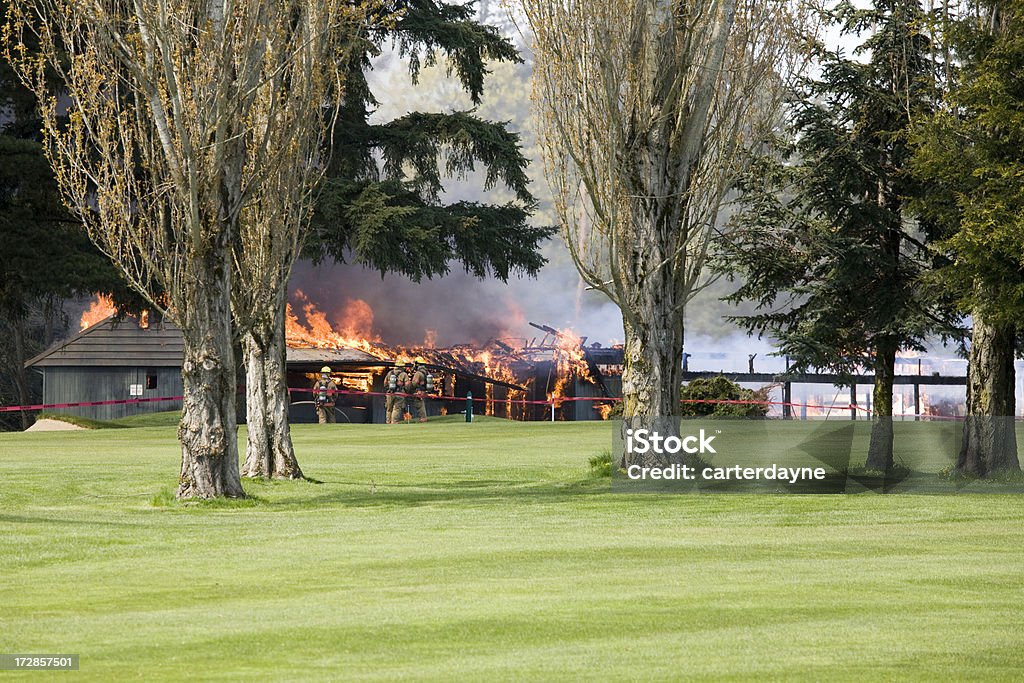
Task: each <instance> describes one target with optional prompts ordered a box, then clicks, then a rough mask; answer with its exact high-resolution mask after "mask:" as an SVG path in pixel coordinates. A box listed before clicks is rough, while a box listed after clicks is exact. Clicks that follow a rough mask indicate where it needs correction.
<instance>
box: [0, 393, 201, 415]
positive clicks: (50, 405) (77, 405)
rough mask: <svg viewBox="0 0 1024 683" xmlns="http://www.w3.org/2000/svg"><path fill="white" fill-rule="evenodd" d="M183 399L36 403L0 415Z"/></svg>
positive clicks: (4, 408)
mask: <svg viewBox="0 0 1024 683" xmlns="http://www.w3.org/2000/svg"><path fill="white" fill-rule="evenodd" d="M183 398H184V397H183V396H160V397H159V398H126V399H122V400H118V401H79V402H78V403H37V404H35V405H30V406H0V413H14V412H18V411H22V410H50V409H52V408H81V407H89V406H116V405H125V404H128V403H160V402H162V401H180V400H182V399H183Z"/></svg>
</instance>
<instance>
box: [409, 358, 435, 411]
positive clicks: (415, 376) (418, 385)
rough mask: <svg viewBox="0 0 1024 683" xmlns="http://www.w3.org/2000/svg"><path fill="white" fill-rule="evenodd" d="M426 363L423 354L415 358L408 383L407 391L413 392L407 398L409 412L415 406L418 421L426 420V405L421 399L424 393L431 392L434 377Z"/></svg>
mask: <svg viewBox="0 0 1024 683" xmlns="http://www.w3.org/2000/svg"><path fill="white" fill-rule="evenodd" d="M426 363H427V359H426V358H424V357H423V356H419V357H418V358H417V359H416V367H415V368H414V369H413V372H412V377H411V378H410V380H409V383H410V385H409V392H408V393H410V394H413V396H412V397H411V398H409V403H410V404H411V407H410V408H409V412H410V413H411V412H413V408H415V409H416V413H417V416H418V417H419V421H420V422H426V421H427V405H426V402H425V401H424V400H423V397H424V395H425V394H428V393H432V392H433V390H434V386H433V382H434V378H433V377H432V376H431V375H430V372H429V371H428V370H427V366H426Z"/></svg>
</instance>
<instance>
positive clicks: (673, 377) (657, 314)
mask: <svg viewBox="0 0 1024 683" xmlns="http://www.w3.org/2000/svg"><path fill="white" fill-rule="evenodd" d="M666 284H667V285H668V287H670V288H671V289H675V284H674V283H666ZM643 295H644V298H645V299H646V301H645V302H644V303H643V304H640V308H639V310H641V311H645V312H647V313H645V314H644V315H643V316H642V317H639V316H624V318H625V321H624V327H625V335H626V338H625V349H624V353H625V365H624V367H623V371H622V400H623V411H622V413H623V420H622V428H623V430H626V429H639V428H646V429H650V430H655V431H657V432H659V433H660V434H661V435H662V436H666V437H668V436H679V420H680V414H681V411H680V405H679V400H680V395H679V392H680V389H681V387H682V379H683V378H682V372H683V370H682V357H683V321H682V316H680V315H678V313H677V312H673V308H675V307H674V306H673V305H672V304H673V298H672V296H671V290H670V292H668V293H666V292H665V291H658V290H657V289H655V288H654V287H652V286H650V285H649V284H648V285H647V286H644V287H643ZM634 310H637V309H636V308H634ZM675 461H678V462H682V460H681V459H679V458H669V457H667V456H663V455H658V454H656V453H646V454H643V455H638V454H633V456H632V457H631V458H629V462H627V463H626V464H639V465H643V466H653V465H667V464H670V463H671V462H675Z"/></svg>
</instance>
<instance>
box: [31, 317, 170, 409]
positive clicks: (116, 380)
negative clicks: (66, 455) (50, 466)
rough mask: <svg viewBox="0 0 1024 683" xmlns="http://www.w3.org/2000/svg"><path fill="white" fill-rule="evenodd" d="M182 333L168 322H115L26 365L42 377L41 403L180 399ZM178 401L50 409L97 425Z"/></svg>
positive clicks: (89, 330)
mask: <svg viewBox="0 0 1024 683" xmlns="http://www.w3.org/2000/svg"><path fill="white" fill-rule="evenodd" d="M182 357H183V345H182V337H181V330H179V329H178V328H177V327H175V326H174V325H173V324H171V323H170V322H159V323H153V324H152V325H149V326H147V327H142V326H140V325H139V321H138V319H136V318H130V317H126V318H125V319H124V320H121V321H117V320H115V319H114V318H107V319H106V320H104V321H102V322H100V323H97V324H96V325H93V326H92V327H89V328H87V329H85V330H83V331H82V332H80V333H79V334H76V335H75V336H73V337H71V338H69V339H66V340H64V341H62V342H59V343H58V344H56V345H54V346H52V347H50V348H49V349H47V350H46V351H44V352H43V353H41V354H39V355H38V356H36V357H35V358H32V359H31V360H29V361H28V362H26V363H25V366H26V367H29V368H33V369H35V370H37V371H38V372H40V373H41V374H42V376H43V403H47V404H52V403H88V402H101V401H113V400H121V399H136V398H159V397H165V396H181V393H182V388H181V360H182ZM180 409H181V401H166V402H159V403H157V402H153V403H121V404H115V405H96V406H78V407H75V408H61V409H52V411H51V412H57V413H68V414H72V415H80V416H82V417H88V418H93V419H97V420H114V419H117V418H121V417H127V416H129V415H138V414H140V413H151V412H155V411H160V410H180Z"/></svg>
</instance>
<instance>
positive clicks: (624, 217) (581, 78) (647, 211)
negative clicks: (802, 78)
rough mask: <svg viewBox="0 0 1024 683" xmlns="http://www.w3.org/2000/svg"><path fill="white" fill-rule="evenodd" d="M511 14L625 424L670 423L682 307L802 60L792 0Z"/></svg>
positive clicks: (538, 0) (619, 3)
mask: <svg viewBox="0 0 1024 683" xmlns="http://www.w3.org/2000/svg"><path fill="white" fill-rule="evenodd" d="M523 8H524V12H525V14H526V17H527V19H528V21H529V24H530V29H531V30H532V33H533V38H534V52H535V66H534V99H535V105H536V108H537V112H538V118H539V124H540V129H541V135H542V143H543V148H544V161H545V171H546V173H547V177H548V181H549V183H550V184H551V186H552V190H553V194H554V197H555V207H556V210H557V212H558V215H559V219H560V221H561V223H562V229H563V237H564V239H565V242H566V244H567V245H568V248H569V251H570V253H571V255H572V258H573V260H574V261H575V263H576V266H577V268H578V269H579V272H580V274H581V275H582V277H583V279H584V280H585V281H586V282H587V284H588V285H589V286H590V287H592V288H594V289H596V290H599V291H601V292H603V293H605V294H606V295H607V296H608V297H609V298H610V299H611V300H612V301H613V302H614V303H616V304H617V305H618V307H619V308H620V309H621V311H622V315H623V322H624V327H625V371H624V373H623V398H624V412H623V414H624V417H625V418H626V419H627V420H629V419H632V418H643V419H650V418H655V417H671V416H678V415H679V413H680V406H679V391H680V386H681V383H682V382H681V364H680V360H681V355H682V351H683V310H684V307H685V306H686V304H687V302H688V301H689V300H690V299H691V298H692V297H693V295H694V294H695V293H696V292H697V291H698V290H699V289H700V288H701V286H702V279H701V278H702V271H703V266H704V263H705V260H706V256H707V254H708V250H709V246H710V244H711V241H712V237H713V236H714V235H715V230H716V221H717V218H718V214H719V211H720V208H721V206H722V202H723V197H724V196H725V195H726V193H727V191H728V189H729V187H730V184H731V182H732V180H733V179H734V178H735V176H736V174H737V172H738V171H739V170H740V160H741V158H742V154H741V152H742V151H743V148H744V147H745V145H746V144H747V143H748V142H749V141H751V140H753V139H756V138H757V137H758V136H759V135H761V134H763V133H764V132H765V130H766V129H767V127H769V126H770V125H772V124H774V123H775V122H776V121H777V120H778V105H779V104H780V102H781V97H782V94H783V91H784V85H785V80H786V79H787V78H788V77H790V75H792V74H794V73H796V72H797V71H798V70H799V68H800V65H801V64H802V63H803V62H804V61H805V60H806V53H807V52H808V51H807V49H806V46H805V45H802V44H801V40H802V37H803V36H804V35H805V34H804V32H803V31H804V28H805V21H806V15H805V13H804V11H803V8H802V7H801V6H800V5H799V4H798V3H797V2H790V1H789V0H687V1H681V0H677V1H674V2H667V1H665V0H523ZM672 423H675V425H676V426H675V427H674V428H673V427H672ZM666 428H667V429H670V430H672V429H675V430H677V429H678V421H677V420H668V421H666Z"/></svg>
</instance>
